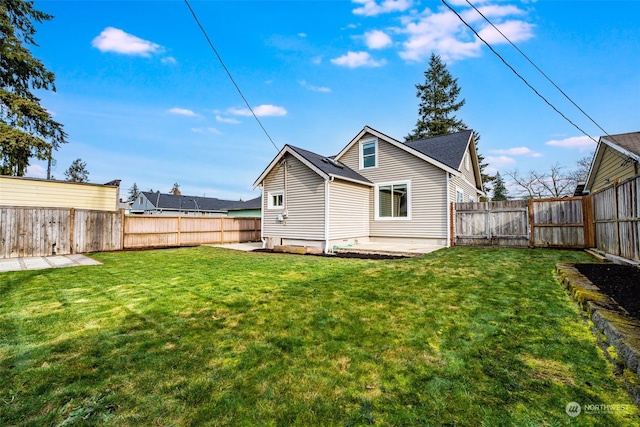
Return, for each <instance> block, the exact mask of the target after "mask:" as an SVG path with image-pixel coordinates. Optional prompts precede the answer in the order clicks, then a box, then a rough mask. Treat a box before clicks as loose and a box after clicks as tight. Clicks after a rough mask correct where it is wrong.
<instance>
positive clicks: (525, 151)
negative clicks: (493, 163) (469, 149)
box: [490, 147, 542, 157]
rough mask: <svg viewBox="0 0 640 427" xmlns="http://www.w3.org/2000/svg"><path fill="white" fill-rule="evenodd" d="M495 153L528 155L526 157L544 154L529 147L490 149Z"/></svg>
mask: <svg viewBox="0 0 640 427" xmlns="http://www.w3.org/2000/svg"><path fill="white" fill-rule="evenodd" d="M490 152H491V153H493V154H502V155H506V156H526V157H542V154H540V153H538V152H535V151H533V150H531V149H530V148H528V147H514V148H507V149H500V150H490Z"/></svg>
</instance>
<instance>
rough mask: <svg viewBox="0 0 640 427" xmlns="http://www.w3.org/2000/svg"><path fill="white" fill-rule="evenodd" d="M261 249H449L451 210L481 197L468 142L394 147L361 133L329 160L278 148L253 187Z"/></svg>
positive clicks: (466, 136)
mask: <svg viewBox="0 0 640 427" xmlns="http://www.w3.org/2000/svg"><path fill="white" fill-rule="evenodd" d="M258 186H260V187H261V188H262V237H263V241H264V242H265V244H266V247H268V248H272V247H273V246H275V245H297V246H307V247H315V248H321V249H322V250H323V251H324V252H331V251H333V249H334V247H340V246H345V245H354V244H358V243H369V242H397V243H412V244H416V243H417V244H424V245H435V246H442V247H444V246H448V245H449V242H450V227H449V224H450V203H451V202H462V201H465V202H469V201H477V200H478V199H479V197H480V196H481V195H483V194H484V192H483V187H482V179H481V176H480V168H479V165H478V158H477V154H476V150H475V143H474V134H473V131H471V130H466V131H462V132H458V133H454V134H450V135H442V136H437V137H432V138H428V139H423V140H419V141H411V142H400V141H398V140H396V139H393V138H391V137H389V136H387V135H385V134H383V133H381V132H379V131H377V130H375V129H372V128H370V127H368V126H365V127H364V128H363V129H362V130H361V131H360V132H359V133H358V134H357V135H356V136H355V137H354V138H353V139H352V140H351V141H349V143H348V144H347V145H346V146H345V147H344V148H343V149H342V150H341V151H340V152H339V153H338V154H337V155H335V156H331V157H325V156H322V155H319V154H316V153H313V152H311V151H307V150H304V149H302V148H298V147H294V146H291V145H285V146H284V148H283V149H282V150H281V151H280V152H279V153H278V155H277V156H276V157H275V158H274V159H273V160H272V161H271V163H269V165H268V166H267V168H266V169H265V170H264V171H263V172H262V174H260V176H259V177H258V179H257V180H256V181H255V183H254V187H258Z"/></svg>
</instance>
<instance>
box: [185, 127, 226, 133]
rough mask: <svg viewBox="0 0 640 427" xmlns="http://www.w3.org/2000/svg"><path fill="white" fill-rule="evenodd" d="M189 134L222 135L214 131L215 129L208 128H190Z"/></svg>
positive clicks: (216, 130)
mask: <svg viewBox="0 0 640 427" xmlns="http://www.w3.org/2000/svg"><path fill="white" fill-rule="evenodd" d="M191 132H195V133H201V134H202V133H212V134H214V135H222V133H221V132H220V131H219V130H218V129H216V128H212V127H208V128H191Z"/></svg>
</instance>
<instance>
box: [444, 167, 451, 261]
mask: <svg viewBox="0 0 640 427" xmlns="http://www.w3.org/2000/svg"><path fill="white" fill-rule="evenodd" d="M445 178H446V181H447V197H446V198H445V199H446V201H447V203H445V210H446V211H447V225H446V228H447V246H446V247H447V248H448V247H450V246H451V209H450V208H449V203H451V202H450V201H449V189H450V184H449V181H450V180H451V174H450V173H449V172H445Z"/></svg>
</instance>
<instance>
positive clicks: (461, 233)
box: [454, 200, 529, 246]
mask: <svg viewBox="0 0 640 427" xmlns="http://www.w3.org/2000/svg"><path fill="white" fill-rule="evenodd" d="M527 211H528V204H527V202H526V200H508V201H504V202H475V203H472V202H469V203H456V204H455V209H454V212H455V244H456V245H464V246H527V245H528V243H529V231H528V222H527V217H528V215H527Z"/></svg>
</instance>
